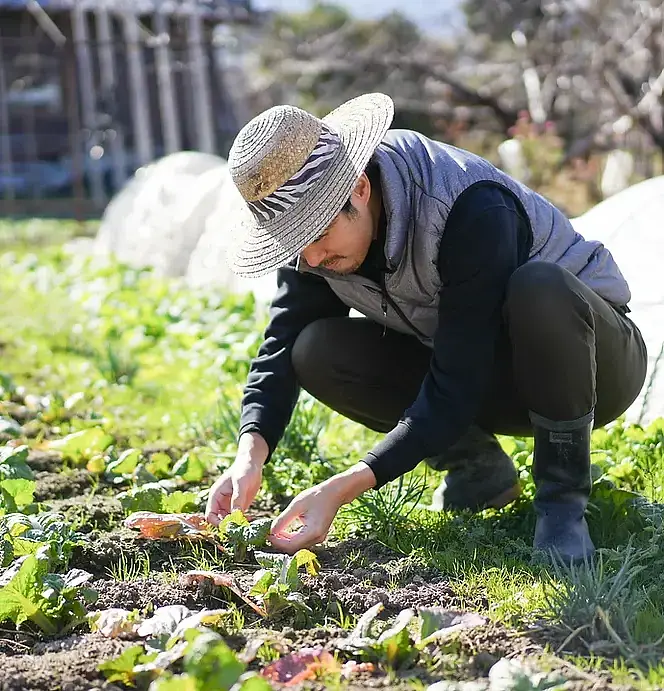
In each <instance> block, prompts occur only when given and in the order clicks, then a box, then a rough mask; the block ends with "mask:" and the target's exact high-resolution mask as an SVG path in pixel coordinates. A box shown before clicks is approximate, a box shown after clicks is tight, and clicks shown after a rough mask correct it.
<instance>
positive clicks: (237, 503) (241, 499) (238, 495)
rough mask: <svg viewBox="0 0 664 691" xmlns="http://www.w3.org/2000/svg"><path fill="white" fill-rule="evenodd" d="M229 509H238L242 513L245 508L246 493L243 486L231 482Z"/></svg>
mask: <svg viewBox="0 0 664 691" xmlns="http://www.w3.org/2000/svg"><path fill="white" fill-rule="evenodd" d="M230 509H231V511H237V510H238V509H239V510H240V511H242V513H244V512H245V511H246V510H247V493H246V492H245V491H244V488H243V487H240V486H239V485H238V484H236V483H233V494H232V495H231V501H230Z"/></svg>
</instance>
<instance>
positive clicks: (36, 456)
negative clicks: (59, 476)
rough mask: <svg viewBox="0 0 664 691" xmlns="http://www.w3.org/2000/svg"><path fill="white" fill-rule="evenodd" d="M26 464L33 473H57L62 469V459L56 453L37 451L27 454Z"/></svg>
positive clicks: (33, 450)
mask: <svg viewBox="0 0 664 691" xmlns="http://www.w3.org/2000/svg"><path fill="white" fill-rule="evenodd" d="M27 464H28V465H29V466H30V467H31V468H32V469H33V470H34V471H35V472H42V473H43V472H46V473H57V472H58V471H59V470H60V468H62V458H61V456H60V454H59V453H57V452H56V451H38V450H36V449H32V450H31V451H30V453H28V460H27Z"/></svg>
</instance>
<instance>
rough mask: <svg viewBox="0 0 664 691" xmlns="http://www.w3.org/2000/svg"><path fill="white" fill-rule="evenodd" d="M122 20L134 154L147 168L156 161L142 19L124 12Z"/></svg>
mask: <svg viewBox="0 0 664 691" xmlns="http://www.w3.org/2000/svg"><path fill="white" fill-rule="evenodd" d="M122 20H123V27H124V36H125V41H126V42H127V60H128V63H129V93H130V94H131V113H132V120H133V124H134V150H135V152H136V155H137V158H138V163H139V164H140V165H142V166H145V165H147V164H148V163H151V162H152V161H153V160H154V144H153V140H152V126H151V124H150V102H149V101H148V85H147V81H146V79H145V63H144V62H143V46H142V45H141V42H140V31H139V27H138V17H137V16H136V15H135V14H134V13H133V12H129V11H126V10H123V12H122Z"/></svg>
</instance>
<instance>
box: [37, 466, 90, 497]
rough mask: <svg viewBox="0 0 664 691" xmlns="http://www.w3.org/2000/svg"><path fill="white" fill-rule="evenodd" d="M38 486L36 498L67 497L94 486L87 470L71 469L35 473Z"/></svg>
mask: <svg viewBox="0 0 664 691" xmlns="http://www.w3.org/2000/svg"><path fill="white" fill-rule="evenodd" d="M35 480H36V481H37V487H36V488H35V500H36V501H44V500H46V499H65V498H67V497H74V496H76V495H78V494H83V493H84V492H85V491H86V490H87V489H89V488H90V487H91V486H92V477H91V476H90V473H88V471H87V470H71V471H68V472H66V473H63V472H60V473H51V472H39V473H35Z"/></svg>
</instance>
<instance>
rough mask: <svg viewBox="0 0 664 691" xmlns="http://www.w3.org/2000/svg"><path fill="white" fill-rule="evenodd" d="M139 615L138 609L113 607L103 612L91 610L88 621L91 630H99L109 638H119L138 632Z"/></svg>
mask: <svg viewBox="0 0 664 691" xmlns="http://www.w3.org/2000/svg"><path fill="white" fill-rule="evenodd" d="M137 615H138V613H137V611H136V610H133V611H131V612H130V611H129V610H128V609H120V608H118V607H111V608H110V609H105V610H102V611H101V612H91V613H90V614H89V615H88V621H89V622H90V630H91V631H99V633H101V634H102V636H106V637H107V638H119V637H121V636H132V635H134V634H135V633H136V626H137V620H138V616H137Z"/></svg>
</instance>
